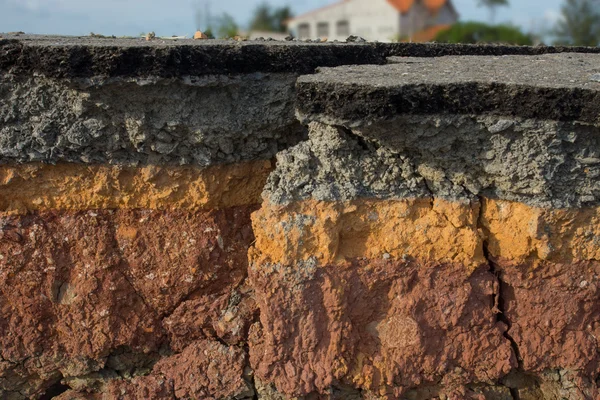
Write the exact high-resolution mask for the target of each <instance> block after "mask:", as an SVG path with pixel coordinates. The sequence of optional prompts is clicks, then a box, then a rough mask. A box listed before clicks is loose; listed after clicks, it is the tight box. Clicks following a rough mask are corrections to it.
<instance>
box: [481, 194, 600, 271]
mask: <svg viewBox="0 0 600 400" xmlns="http://www.w3.org/2000/svg"><path fill="white" fill-rule="evenodd" d="M480 224H481V225H480V226H481V227H482V228H483V231H484V233H485V236H486V237H487V240H488V249H489V251H490V254H491V255H493V256H497V257H502V258H506V259H509V260H524V259H533V260H535V259H539V260H545V261H552V262H556V263H570V262H573V261H578V260H579V261H589V260H600V207H589V208H581V209H543V208H537V207H531V206H528V205H525V204H523V203H515V202H510V201H498V200H489V199H487V200H484V201H483V204H482V218H481V221H480Z"/></svg>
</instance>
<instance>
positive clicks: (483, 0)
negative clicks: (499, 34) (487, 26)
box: [477, 0, 509, 23]
mask: <svg viewBox="0 0 600 400" xmlns="http://www.w3.org/2000/svg"><path fill="white" fill-rule="evenodd" d="M508 5H509V4H508V0H477V6H478V7H486V8H487V9H488V10H490V21H491V22H492V23H494V21H495V20H496V9H497V8H498V7H507V6H508Z"/></svg>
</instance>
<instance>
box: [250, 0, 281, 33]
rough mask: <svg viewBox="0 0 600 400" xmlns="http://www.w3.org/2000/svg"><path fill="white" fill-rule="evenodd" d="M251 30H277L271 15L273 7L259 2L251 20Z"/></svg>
mask: <svg viewBox="0 0 600 400" xmlns="http://www.w3.org/2000/svg"><path fill="white" fill-rule="evenodd" d="M250 30H251V31H266V32H272V31H274V30H275V28H274V26H273V19H272V17H271V7H270V6H269V5H268V4H267V3H262V4H259V5H258V7H256V9H255V10H254V16H253V17H252V21H251V22H250Z"/></svg>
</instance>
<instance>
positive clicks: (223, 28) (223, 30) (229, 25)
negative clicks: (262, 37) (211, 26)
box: [216, 13, 239, 38]
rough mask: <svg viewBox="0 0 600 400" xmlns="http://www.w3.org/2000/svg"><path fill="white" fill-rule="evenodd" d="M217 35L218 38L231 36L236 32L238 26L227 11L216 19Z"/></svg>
mask: <svg viewBox="0 0 600 400" xmlns="http://www.w3.org/2000/svg"><path fill="white" fill-rule="evenodd" d="M216 26H217V35H218V37H220V38H231V37H234V36H236V35H237V34H238V31H239V27H238V25H237V23H236V22H235V20H234V19H233V17H232V16H231V15H229V14H227V13H223V14H222V15H221V16H220V17H219V18H218V19H217V24H216Z"/></svg>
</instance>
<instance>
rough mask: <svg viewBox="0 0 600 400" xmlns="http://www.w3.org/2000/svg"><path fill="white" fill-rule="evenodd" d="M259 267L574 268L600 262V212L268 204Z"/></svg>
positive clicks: (258, 220) (461, 205)
mask: <svg viewBox="0 0 600 400" xmlns="http://www.w3.org/2000/svg"><path fill="white" fill-rule="evenodd" d="M253 228H254V232H255V235H256V244H255V247H254V248H253V249H251V252H250V258H251V260H252V261H253V262H254V263H257V265H261V264H265V263H281V264H287V265H289V264H290V263H294V262H295V261H297V260H307V259H309V258H311V257H315V258H316V259H317V261H318V262H319V264H320V265H326V264H332V263H340V262H344V261H345V260H350V259H353V258H360V257H366V258H369V259H380V258H401V259H406V258H407V257H413V258H418V259H421V260H427V261H438V262H453V263H460V264H463V265H465V266H467V267H468V268H469V269H474V268H476V267H477V266H479V265H481V264H482V263H485V262H486V259H485V257H484V254H483V248H484V242H485V241H487V245H488V250H489V252H490V255H491V256H497V257H502V258H505V259H511V260H513V261H519V260H523V261H524V260H536V259H537V260H545V261H553V262H572V261H574V260H592V259H598V258H600V245H599V244H600V207H597V208H585V209H568V210H561V209H556V210H548V209H541V208H536V207H531V206H527V205H525V204H522V203H515V202H510V201H503V200H491V199H485V200H484V201H483V203H482V204H479V203H467V202H451V201H446V200H441V199H435V200H434V201H431V200H430V199H403V200H372V199H359V200H354V201H350V202H345V203H341V202H339V203H336V202H321V201H315V200H307V201H302V202H296V203H292V204H290V205H286V206H281V205H272V204H263V207H262V208H261V209H260V210H259V211H257V212H256V213H255V214H254V215H253Z"/></svg>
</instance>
